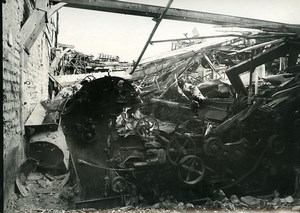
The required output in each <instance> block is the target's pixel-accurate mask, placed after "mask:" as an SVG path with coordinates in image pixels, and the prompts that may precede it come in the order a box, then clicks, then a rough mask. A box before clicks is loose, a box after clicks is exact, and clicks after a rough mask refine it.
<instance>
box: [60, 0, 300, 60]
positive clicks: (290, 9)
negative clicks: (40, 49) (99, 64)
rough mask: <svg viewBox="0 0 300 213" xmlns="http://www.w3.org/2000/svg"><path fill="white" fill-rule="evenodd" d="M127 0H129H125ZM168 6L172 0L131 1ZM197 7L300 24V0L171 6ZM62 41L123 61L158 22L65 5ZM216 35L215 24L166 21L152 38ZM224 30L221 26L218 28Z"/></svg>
mask: <svg viewBox="0 0 300 213" xmlns="http://www.w3.org/2000/svg"><path fill="white" fill-rule="evenodd" d="M124 1H125V0H124ZM127 1H128V2H137V3H143V4H152V5H158V6H166V4H167V3H168V0H127ZM172 7H173V8H181V9H189V10H197V11H202V12H212V13H220V14H226V15H235V16H241V17H249V18H256V19H262V20H269V21H277V22H283V23H290V24H300V0H174V1H173V4H172V5H171V8H172ZM59 15H60V17H59V18H60V22H59V35H58V41H59V42H60V43H66V44H72V45H75V49H76V50H78V51H81V52H83V53H85V54H93V55H95V56H97V55H98V54H99V53H105V54H110V55H118V56H119V57H120V58H121V60H122V61H132V60H137V58H138V56H139V54H140V52H141V51H142V48H143V47H144V45H145V43H146V41H147V39H148V37H149V35H150V33H151V31H152V29H153V26H154V25H155V22H154V21H152V20H151V18H148V17H140V16H132V15H123V14H116V13H107V12H100V11H92V10H83V9H74V8H68V7H64V8H62V9H60V10H59ZM194 27H196V28H197V29H198V31H199V33H200V35H208V34H212V31H213V30H214V29H215V28H213V26H212V25H207V24H198V23H189V22H181V21H171V20H162V22H161V24H160V25H159V27H158V29H157V31H156V33H155V35H154V37H153V38H152V40H160V39H170V38H183V37H184V35H183V33H188V35H189V36H192V30H193V28H194ZM217 30H220V28H217ZM170 48H171V43H157V44H154V45H149V46H148V49H147V50H146V52H145V54H144V57H143V58H146V57H149V56H153V55H155V54H158V53H161V52H164V51H168V50H170Z"/></svg>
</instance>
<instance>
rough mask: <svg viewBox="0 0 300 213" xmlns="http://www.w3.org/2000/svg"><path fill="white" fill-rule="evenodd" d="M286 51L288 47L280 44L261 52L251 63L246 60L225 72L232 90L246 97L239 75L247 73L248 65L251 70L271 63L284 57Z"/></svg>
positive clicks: (249, 60)
mask: <svg viewBox="0 0 300 213" xmlns="http://www.w3.org/2000/svg"><path fill="white" fill-rule="evenodd" d="M287 51H288V47H287V45H286V44H280V45H278V46H275V47H272V48H270V49H268V50H267V51H265V52H262V53H260V54H258V55H256V56H254V57H253V60H252V62H251V59H248V60H246V61H244V62H242V63H240V64H237V65H235V66H233V67H231V68H230V69H228V70H226V75H227V77H228V79H229V80H230V82H231V84H232V86H233V88H234V89H235V91H236V92H237V93H241V94H244V95H247V91H246V89H245V86H244V84H243V82H242V80H241V78H240V76H239V75H240V74H242V73H244V72H246V71H249V69H250V63H252V65H253V68H254V67H257V66H259V65H262V64H264V63H266V62H268V61H271V60H273V59H275V58H279V57H281V56H284V55H286V53H287Z"/></svg>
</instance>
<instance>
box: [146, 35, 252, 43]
mask: <svg viewBox="0 0 300 213" xmlns="http://www.w3.org/2000/svg"><path fill="white" fill-rule="evenodd" d="M222 37H242V38H247V36H245V35H237V34H224V35H211V36H198V37H191V38H190V37H186V38H177V39H165V40H156V41H151V42H150V44H154V43H161V42H169V41H184V40H189V41H190V42H191V40H197V39H206V38H222Z"/></svg>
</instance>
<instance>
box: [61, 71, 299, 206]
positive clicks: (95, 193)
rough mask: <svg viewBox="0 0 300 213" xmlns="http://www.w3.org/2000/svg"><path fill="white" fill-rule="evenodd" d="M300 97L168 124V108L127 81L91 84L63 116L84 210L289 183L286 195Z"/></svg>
mask: <svg viewBox="0 0 300 213" xmlns="http://www.w3.org/2000/svg"><path fill="white" fill-rule="evenodd" d="M292 83H293V82H292ZM292 83H291V84H290V87H289V88H293V86H294V85H293V84H292ZM285 90H286V89H285ZM298 90H299V87H297V88H296V89H294V90H293V92H291V90H289V93H288V94H287V91H283V90H282V91H279V92H278V93H276V94H273V96H272V97H273V101H271V102H266V101H260V100H257V101H256V102H255V103H254V104H252V105H250V106H248V107H247V104H246V105H245V104H244V105H243V104H240V103H237V102H234V103H233V104H232V105H231V106H230V107H229V108H228V110H227V112H226V113H225V114H224V113H223V112H220V111H218V110H213V111H211V110H206V111H205V113H203V110H200V109H199V108H198V109H197V108H196V109H195V108H192V109H190V108H183V109H178V108H177V109H176V110H178V111H177V115H176V116H175V117H176V119H168V116H167V115H166V113H161V112H162V111H163V110H164V109H166V108H168V106H158V104H156V103H151V102H146V101H142V100H141V98H140V96H139V94H138V93H137V92H136V90H135V89H134V87H133V86H132V84H131V83H130V82H128V81H127V80H124V79H122V78H119V77H111V76H108V77H104V78H100V79H91V78H88V79H86V80H85V81H83V86H82V88H81V89H80V90H79V91H78V92H76V93H75V94H74V95H73V96H71V97H70V98H69V99H68V100H67V101H66V103H65V106H64V109H63V110H62V113H61V126H62V128H63V132H64V134H65V137H66V141H67V144H68V147H69V151H70V155H71V160H72V165H73V171H74V176H76V178H77V181H78V183H79V185H80V189H81V191H80V196H79V199H78V202H77V205H80V206H81V207H82V206H84V205H87V206H90V205H91V203H95V202H96V203H99V202H100V201H102V202H105V201H107V200H110V203H112V202H111V201H112V200H113V201H115V202H116V203H118V202H119V203H120V202H123V203H124V202H125V200H126V199H127V200H128V199H129V198H130V197H132V196H134V195H141V196H142V197H144V198H146V197H148V198H149V199H152V200H155V199H156V197H157V196H158V194H159V193H162V192H164V191H168V192H169V193H172V194H173V195H174V196H175V197H179V198H180V197H181V198H183V197H188V196H198V195H199V196H200V194H201V193H202V192H203V190H204V188H205V187H211V188H222V189H224V190H230V189H233V188H235V189H239V190H244V191H245V190H247V191H248V192H255V191H258V190H268V189H272V187H274V186H276V184H278V181H279V179H280V180H281V181H282V180H283V179H282V177H284V178H286V179H287V181H286V182H285V183H287V184H281V188H282V189H283V190H285V189H287V188H286V185H289V186H292V187H293V183H294V170H293V169H294V166H296V165H299V163H300V160H299V153H300V143H299V133H298V130H299V129H300V128H299V121H300V113H299V109H300V107H298V106H299V100H300V98H299V95H298V94H299V91H298ZM284 94H285V96H288V97H287V98H285V99H284V100H285V101H283V98H282V97H283V95H284ZM295 94H297V95H295ZM287 100H288V101H287ZM241 101H243V100H241ZM241 105H243V106H244V107H243V108H238V107H236V106H241ZM232 109H235V112H234V111H233V110H232ZM176 110H175V111H176ZM158 111H159V112H160V113H158ZM169 111H170V110H169ZM162 114H163V115H162ZM212 115H213V116H212ZM276 187H278V185H277V186H276ZM205 189H207V188H205ZM201 191H202V192H201ZM137 202H138V201H137Z"/></svg>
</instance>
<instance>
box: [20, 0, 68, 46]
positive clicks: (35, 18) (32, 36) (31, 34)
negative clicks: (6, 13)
mask: <svg viewBox="0 0 300 213" xmlns="http://www.w3.org/2000/svg"><path fill="white" fill-rule="evenodd" d="M64 5H66V3H59V4H57V5H55V6H53V7H51V8H50V9H49V10H45V11H42V10H34V11H33V13H32V14H31V15H30V17H29V18H28V19H27V21H26V22H25V24H24V25H23V27H22V29H21V39H22V43H23V44H24V48H25V50H26V51H27V52H29V51H30V48H31V47H32V45H33V44H34V42H35V41H36V39H37V37H38V36H39V35H40V33H41V32H42V31H43V29H44V28H45V26H46V23H47V22H48V20H49V19H50V18H51V16H52V15H53V14H54V13H56V12H57V10H59V9H60V8H61V7H63V6H64Z"/></svg>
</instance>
